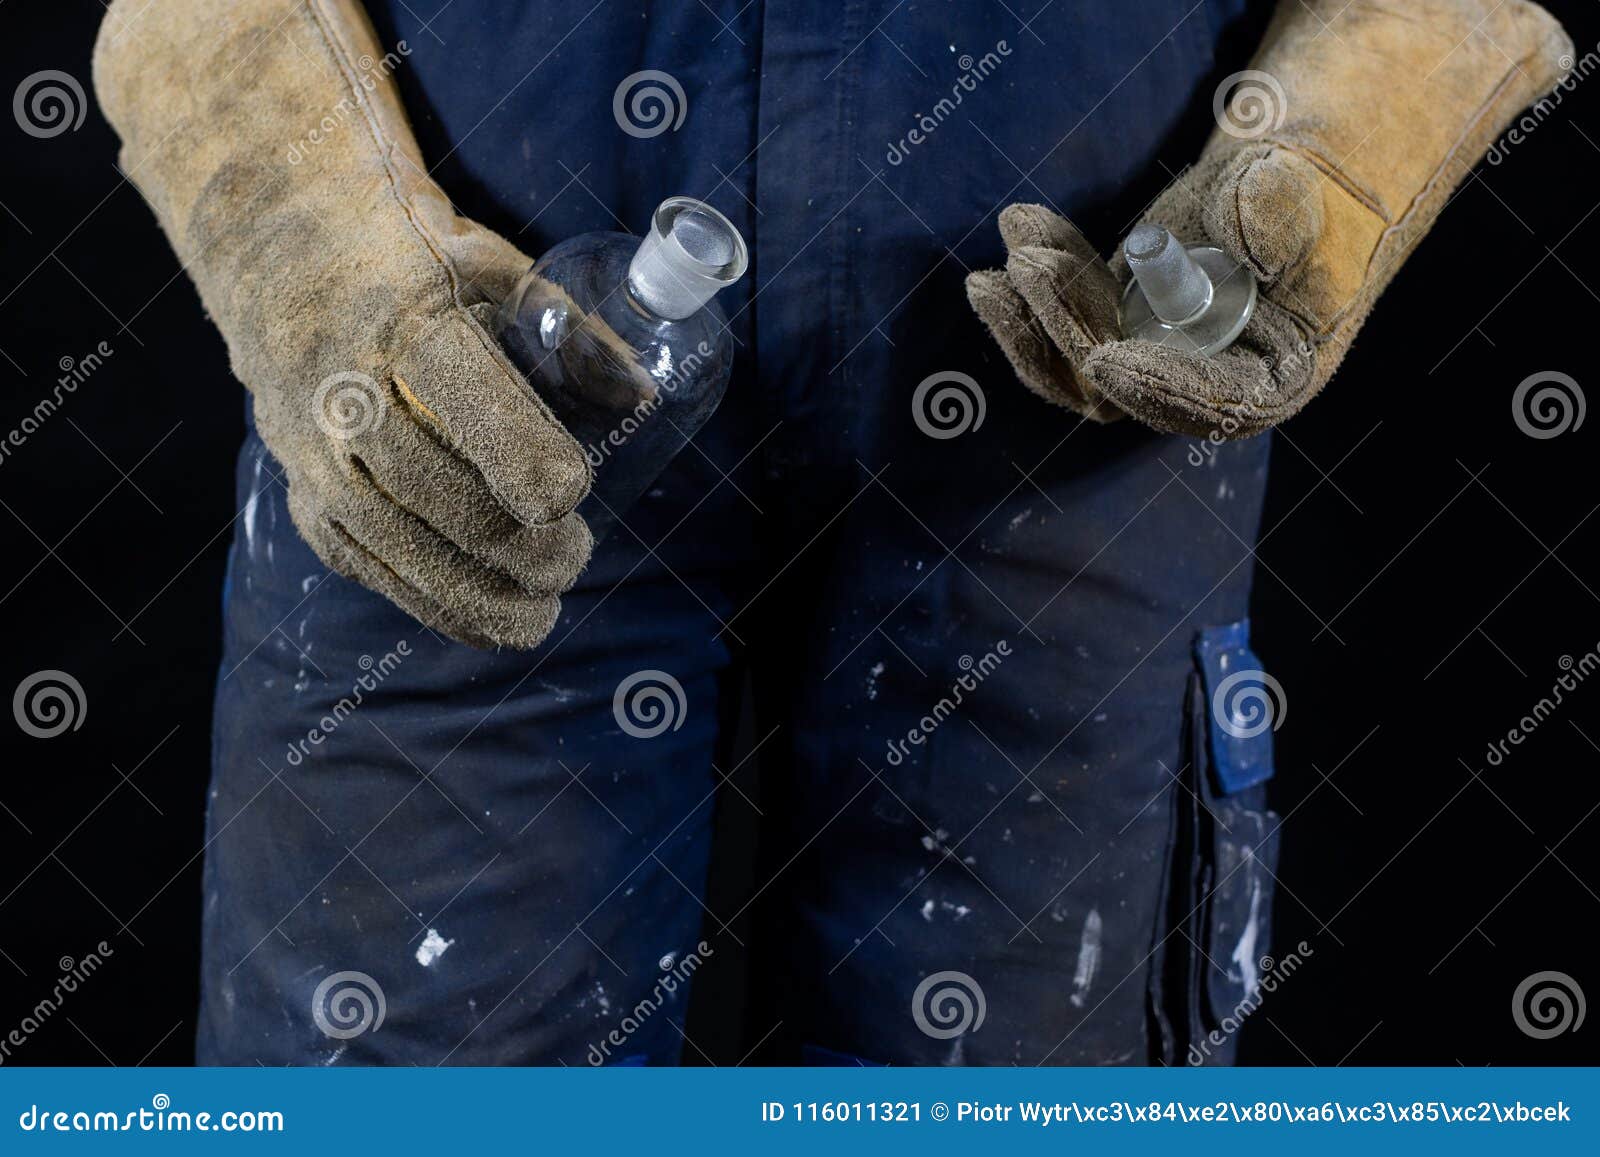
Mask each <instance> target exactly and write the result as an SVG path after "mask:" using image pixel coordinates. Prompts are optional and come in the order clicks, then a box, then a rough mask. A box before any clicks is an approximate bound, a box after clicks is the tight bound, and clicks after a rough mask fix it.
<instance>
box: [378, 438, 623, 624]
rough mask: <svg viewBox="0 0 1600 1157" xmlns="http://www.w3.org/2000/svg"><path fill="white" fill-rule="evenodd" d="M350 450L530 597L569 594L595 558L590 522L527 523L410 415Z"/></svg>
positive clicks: (390, 494)
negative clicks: (533, 594)
mask: <svg viewBox="0 0 1600 1157" xmlns="http://www.w3.org/2000/svg"><path fill="white" fill-rule="evenodd" d="M350 446H351V451H352V454H353V456H354V457H355V458H356V460H357V462H358V463H359V464H360V465H361V466H362V467H364V468H365V469H366V471H367V473H368V476H369V477H370V479H371V481H372V483H373V485H374V486H375V487H376V488H377V489H378V490H379V491H381V492H382V493H383V495H384V496H385V497H386V498H388V500H389V501H390V502H392V503H394V504H395V505H397V506H400V507H401V508H403V509H405V510H407V511H409V512H410V513H411V514H413V515H415V516H416V517H417V518H418V519H420V520H421V521H422V522H425V523H427V524H428V526H430V527H432V528H433V529H434V530H436V531H438V532H439V534H440V535H442V536H443V537H444V538H446V539H448V540H449V541H450V542H451V543H454V544H455V545H457V546H459V547H461V549H463V550H465V551H466V552H467V553H469V554H471V555H472V556H473V557H474V558H476V559H478V560H479V561H481V562H484V563H486V564H487V565H488V566H490V567H492V568H493V569H495V570H499V571H504V572H505V573H506V574H509V575H510V576H511V577H512V578H514V579H515V580H516V581H517V582H518V583H520V584H521V585H522V586H524V587H526V588H527V589H528V590H530V591H543V592H551V591H557V592H559V591H564V590H567V589H569V588H570V587H571V586H572V584H573V583H574V582H575V581H576V580H577V577H578V575H579V574H580V573H581V572H582V571H583V567H584V565H585V564H586V563H587V562H588V560H589V552H590V549H591V548H592V547H593V545H594V539H593V537H592V536H591V535H590V534H589V528H588V527H587V526H586V525H585V524H584V521H583V519H582V518H580V517H578V516H577V515H576V514H569V515H567V516H565V517H564V518H559V519H557V520H556V521H554V522H550V523H543V524H540V525H535V526H525V525H523V524H522V523H521V522H520V521H518V520H517V518H516V517H514V516H513V514H512V513H511V511H509V510H507V509H506V508H505V506H504V505H502V504H501V502H500V500H499V499H498V498H497V497H496V496H495V494H494V492H493V491H492V490H490V488H489V485H488V483H486V482H485V481H484V479H483V475H481V474H479V473H478V471H477V470H475V469H474V468H473V467H472V465H471V464H470V463H468V462H467V461H466V460H465V459H464V458H462V457H461V456H460V455H458V454H456V453H455V452H454V451H452V450H450V449H449V448H448V447H445V446H442V445H440V443H439V441H438V440H437V439H436V438H435V437H434V436H433V435H432V434H430V433H429V432H428V431H426V430H424V429H422V428H421V427H419V426H418V425H417V424H416V423H415V422H414V421H412V420H411V419H410V418H409V416H407V415H405V414H400V415H396V416H395V417H394V418H393V419H392V420H390V421H387V422H383V423H381V424H380V425H378V426H377V427H376V428H375V429H373V430H371V431H369V432H367V433H364V434H362V435H361V436H360V437H359V438H356V439H352V440H351V443H350Z"/></svg>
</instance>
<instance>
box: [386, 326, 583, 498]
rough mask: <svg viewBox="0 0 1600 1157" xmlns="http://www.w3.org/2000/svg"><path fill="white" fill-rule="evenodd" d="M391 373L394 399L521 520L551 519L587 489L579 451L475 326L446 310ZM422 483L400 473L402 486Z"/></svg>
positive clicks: (410, 488)
mask: <svg viewBox="0 0 1600 1157" xmlns="http://www.w3.org/2000/svg"><path fill="white" fill-rule="evenodd" d="M392 377H393V378H394V385H395V394H396V396H397V398H398V400H399V401H400V403H401V404H403V405H404V406H405V407H406V408H407V409H408V410H410V411H411V414H412V416H413V417H415V418H416V420H417V421H418V422H420V423H421V424H422V425H423V426H424V427H425V428H428V429H431V430H433V431H434V432H435V433H437V434H439V435H440V436H441V437H442V438H443V439H444V440H445V441H446V442H447V443H448V444H449V445H450V446H451V447H453V448H454V449H455V450H456V451H458V452H459V453H460V454H461V455H462V456H464V457H465V458H466V459H467V460H468V461H469V462H471V463H472V464H473V465H474V466H475V467H477V469H478V472H479V473H480V474H481V475H482V476H483V479H484V481H485V482H486V483H487V484H488V486H489V489H490V490H492V491H493V492H494V495H495V497H496V498H498V499H499V500H500V502H501V503H502V504H503V505H504V506H505V508H506V509H507V510H509V511H510V512H511V513H512V514H513V515H515V516H516V517H517V518H518V519H519V520H520V521H522V522H524V523H528V524H530V525H538V524H542V523H548V522H554V521H555V520H556V519H558V518H561V517H562V516H563V515H565V514H567V513H568V512H569V511H571V510H572V508H573V507H575V506H576V505H577V504H578V503H579V501H581V500H582V498H583V496H584V494H585V493H587V492H588V489H589V481H590V473H589V464H588V462H587V461H586V460H585V458H584V456H583V451H582V450H581V449H580V448H579V447H578V444H577V442H576V441H574V440H573V438H572V436H571V435H570V434H568V433H567V431H566V430H565V429H563V428H562V426H561V424H560V423H559V422H557V421H556V420H555V418H554V417H553V416H552V415H551V414H550V411H549V410H548V409H547V408H546V407H545V405H544V403H543V402H541V401H539V399H538V398H537V397H536V396H535V395H534V394H533V392H532V391H531V390H530V389H529V387H528V386H527V384H526V383H525V382H523V380H522V378H521V376H520V375H518V374H517V372H516V370H515V369H514V368H513V367H512V365H511V363H510V362H509V361H507V360H506V357H505V354H504V353H502V352H501V350H500V348H499V347H498V346H497V345H496V344H495V342H494V339H493V338H492V337H490V336H489V334H488V333H487V332H486V331H485V330H484V329H483V328H482V327H481V326H479V325H477V324H475V323H473V322H472V321H470V320H468V319H467V318H464V317H462V316H460V315H459V314H448V315H446V316H445V317H443V318H441V319H440V320H439V321H438V322H436V323H435V324H434V325H432V326H431V327H430V328H429V329H428V330H427V331H426V332H424V333H423V334H422V335H421V337H419V338H418V339H417V340H416V341H414V342H412V343H411V345H410V346H409V347H408V348H407V350H406V352H405V353H404V354H402V355H401V356H400V358H399V359H398V360H397V361H396V362H395V365H394V367H393V371H392ZM422 485H423V480H422V479H420V478H419V479H416V480H415V484H414V485H413V484H412V480H410V479H407V480H405V485H404V486H403V489H404V492H406V493H412V492H414V491H416V490H420V488H421V486H422Z"/></svg>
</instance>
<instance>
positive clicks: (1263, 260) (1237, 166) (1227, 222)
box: [1204, 145, 1325, 283]
mask: <svg viewBox="0 0 1600 1157" xmlns="http://www.w3.org/2000/svg"><path fill="white" fill-rule="evenodd" d="M1324 179H1325V178H1324V177H1323V175H1322V173H1321V171H1320V170H1318V169H1317V167H1316V166H1315V165H1313V164H1312V163H1311V162H1310V161H1308V160H1306V159H1305V158H1304V157H1302V156H1301V155H1300V154H1299V153H1294V152H1290V151H1289V150H1288V149H1284V148H1280V147H1277V146H1274V145H1255V146H1252V147H1250V148H1246V149H1241V150H1240V151H1239V152H1238V153H1236V154H1234V155H1233V156H1232V157H1230V158H1229V159H1228V160H1227V161H1226V162H1225V163H1224V164H1223V166H1222V168H1221V170H1220V172H1218V174H1217V176H1216V177H1215V183H1214V184H1213V186H1212V188H1211V193H1210V196H1209V197H1207V198H1206V200H1205V210H1204V217H1205V226H1206V232H1207V233H1208V234H1209V235H1210V237H1211V239H1212V240H1213V241H1215V242H1216V244H1217V245H1219V246H1221V247H1222V248H1223V249H1224V250H1226V251H1227V253H1228V254H1229V255H1230V256H1231V257H1233V259H1234V260H1235V261H1240V262H1243V263H1244V264H1245V266H1246V267H1247V268H1249V269H1250V270H1252V271H1253V272H1254V273H1255V275H1256V277H1257V278H1259V279H1260V280H1261V281H1263V282H1266V283H1271V282H1273V281H1276V280H1277V279H1278V278H1280V277H1281V276H1283V274H1284V273H1285V272H1286V271H1287V270H1289V269H1291V268H1293V267H1294V266H1295V265H1297V264H1298V263H1299V262H1300V261H1301V259H1303V258H1304V257H1305V256H1306V254H1308V253H1309V252H1311V249H1312V247H1313V246H1315V245H1316V243H1317V240H1318V238H1320V237H1321V235H1322V182H1323V180H1324Z"/></svg>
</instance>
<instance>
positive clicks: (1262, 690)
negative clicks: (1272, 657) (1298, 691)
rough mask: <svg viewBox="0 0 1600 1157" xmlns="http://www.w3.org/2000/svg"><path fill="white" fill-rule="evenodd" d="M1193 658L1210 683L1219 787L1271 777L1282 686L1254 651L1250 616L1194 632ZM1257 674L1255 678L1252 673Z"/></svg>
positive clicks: (1229, 791)
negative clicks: (1251, 646)
mask: <svg viewBox="0 0 1600 1157" xmlns="http://www.w3.org/2000/svg"><path fill="white" fill-rule="evenodd" d="M1194 656H1195V660H1196V662H1197V663H1198V664H1199V665H1200V676H1201V679H1202V680H1203V681H1204V684H1205V692H1206V732H1207V734H1208V735H1209V742H1208V750H1209V752H1210V755H1211V771H1212V779H1213V782H1214V784H1215V786H1216V789H1217V791H1219V792H1221V793H1222V794H1223V795H1233V794H1234V793H1235V792H1240V791H1244V790H1245V789H1247V788H1252V787H1255V786H1257V785H1258V784H1263V783H1266V782H1267V781H1268V780H1269V779H1271V778H1272V732H1273V730H1274V729H1275V728H1276V727H1277V725H1278V713H1281V711H1282V706H1283V705H1282V702H1281V697H1280V695H1279V693H1278V690H1277V684H1276V683H1275V682H1273V681H1271V677H1270V676H1268V675H1267V674H1266V673H1265V672H1264V671H1263V670H1262V667H1261V660H1260V659H1258V658H1256V655H1255V652H1254V651H1252V650H1251V649H1250V620H1249V619H1240V620H1239V621H1238V622H1236V623H1225V624H1223V625H1222V626H1220V627H1207V628H1206V629H1205V630H1203V631H1201V632H1200V633H1199V634H1198V635H1196V636H1195V641H1194ZM1252 672H1253V673H1254V674H1255V675H1256V676H1257V677H1256V678H1251V677H1250V675H1251V673H1252ZM1241 676H1243V677H1242V678H1241ZM1263 712H1265V713H1266V714H1262V713H1263ZM1224 720H1231V721H1232V723H1233V726H1231V727H1230V726H1226V725H1225V724H1224Z"/></svg>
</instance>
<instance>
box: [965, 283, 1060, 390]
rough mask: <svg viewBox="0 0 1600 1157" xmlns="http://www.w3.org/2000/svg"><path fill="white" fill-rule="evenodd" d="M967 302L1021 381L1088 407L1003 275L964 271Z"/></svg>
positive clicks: (1055, 350) (1031, 314) (1041, 331)
mask: <svg viewBox="0 0 1600 1157" xmlns="http://www.w3.org/2000/svg"><path fill="white" fill-rule="evenodd" d="M967 300H968V301H969V302H970V303H971V304H972V308H973V310H974V311H975V312H976V313H977V315H978V317H979V319H980V320H981V321H982V322H983V324H984V325H985V326H987V327H988V329H989V333H990V334H991V335H993V337H994V340H995V341H996V342H997V343H999V346H1000V349H1001V350H1002V351H1003V352H1004V353H1005V355H1006V359H1007V360H1008V361H1010V363H1011V368H1012V369H1014V370H1015V371H1016V372H1017V377H1018V378H1020V379H1021V381H1022V384H1023V385H1025V386H1027V387H1028V389H1030V390H1032V391H1033V392H1034V393H1035V394H1038V395H1039V396H1040V397H1041V398H1043V399H1044V400H1045V401H1047V402H1050V403H1051V404H1053V405H1058V406H1068V407H1070V408H1072V409H1074V410H1077V411H1078V412H1079V413H1084V412H1085V411H1086V410H1087V409H1088V408H1089V407H1088V405H1087V404H1086V402H1085V399H1084V394H1083V389H1082V387H1081V386H1080V385H1079V384H1078V379H1077V376H1076V375H1075V374H1073V372H1072V367H1071V366H1070V365H1068V364H1067V359H1066V358H1064V357H1062V356H1061V351H1060V350H1059V349H1057V348H1056V346H1055V343H1054V342H1052V341H1051V340H1050V338H1049V335H1048V334H1046V333H1045V331H1044V326H1042V325H1040V324H1039V319H1038V318H1037V317H1035V316H1034V313H1033V310H1031V309H1029V308H1028V303H1027V302H1026V301H1024V300H1023V299H1022V295H1021V294H1020V293H1018V292H1017V291H1016V288H1015V287H1014V286H1012V284H1011V282H1010V280H1009V279H1008V278H1007V277H1006V275H1005V274H1004V273H1002V272H1001V271H1000V270H998V269H986V270H983V271H981V272H978V273H971V274H968V275H967Z"/></svg>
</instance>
